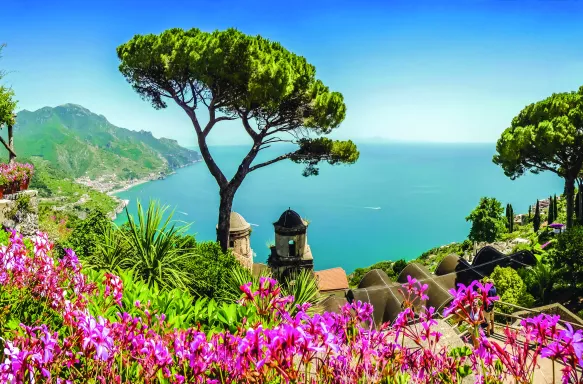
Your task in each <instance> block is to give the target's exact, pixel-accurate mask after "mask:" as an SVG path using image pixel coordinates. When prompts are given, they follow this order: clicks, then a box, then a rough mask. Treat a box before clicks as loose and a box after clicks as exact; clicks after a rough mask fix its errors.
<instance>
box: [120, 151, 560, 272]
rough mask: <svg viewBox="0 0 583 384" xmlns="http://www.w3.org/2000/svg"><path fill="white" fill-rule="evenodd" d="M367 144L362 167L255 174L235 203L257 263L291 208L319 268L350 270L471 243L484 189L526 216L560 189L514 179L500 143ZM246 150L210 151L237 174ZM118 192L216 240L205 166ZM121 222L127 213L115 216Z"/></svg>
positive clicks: (212, 192) (547, 179) (536, 179)
mask: <svg viewBox="0 0 583 384" xmlns="http://www.w3.org/2000/svg"><path fill="white" fill-rule="evenodd" d="M284 150H285V148H283V149H282V148H280V151H284ZM359 150H360V152H361V156H360V160H359V161H358V163H357V164H355V165H352V166H323V167H322V168H321V172H320V175H319V176H317V177H309V178H304V177H303V176H302V175H301V171H302V166H301V165H297V164H293V163H291V162H289V161H287V162H282V163H277V164H274V165H271V166H269V167H265V168H263V169H260V170H258V171H256V172H253V173H252V174H250V175H249V176H248V177H247V179H246V180H245V181H244V182H243V185H242V186H241V188H240V189H239V192H238V193H237V195H236V197H235V202H234V207H233V208H234V210H235V211H237V212H239V213H240V214H241V215H243V217H245V219H246V220H247V221H248V222H249V223H251V225H252V228H253V233H252V235H251V243H252V247H253V250H254V251H255V253H256V258H255V260H256V261H257V262H265V261H266V259H267V255H268V249H267V245H266V244H267V243H269V242H271V241H272V240H273V239H274V233H273V225H272V223H273V222H274V221H276V220H277V219H278V218H279V216H280V214H281V213H282V212H283V211H284V210H286V209H287V208H288V207H291V208H292V209H294V210H296V211H297V212H298V213H299V214H300V215H301V216H302V217H304V218H306V219H308V220H309V221H310V225H309V227H308V243H309V244H310V246H311V247H312V253H313V255H314V262H315V268H316V269H326V268H332V267H336V266H341V267H343V268H344V269H345V270H346V272H347V273H350V272H351V271H353V270H354V269H355V268H358V267H366V266H369V265H371V264H373V263H376V262H378V261H382V260H397V259H400V258H404V259H413V258H416V257H417V256H419V255H420V254H421V253H422V252H424V251H426V250H428V249H430V248H432V247H435V246H439V245H443V244H446V243H450V242H452V241H462V240H464V239H465V238H466V236H467V233H468V231H469V224H468V223H466V221H465V217H466V216H467V215H468V214H469V212H470V211H471V210H472V209H473V208H474V207H475V206H476V205H477V203H478V201H479V199H480V197H481V196H492V197H496V198H497V199H499V200H500V201H502V203H503V204H504V205H505V204H506V203H511V204H512V205H513V207H514V211H515V212H517V213H518V212H526V210H527V208H528V206H529V204H534V202H535V201H536V199H537V198H545V197H546V196H549V195H550V194H553V193H560V192H561V191H562V181H561V179H559V178H558V177H557V176H555V175H554V174H540V175H531V174H529V175H526V176H524V177H522V178H520V179H518V180H515V181H512V180H510V179H508V178H507V177H506V176H504V173H503V172H502V170H501V169H500V168H499V167H497V166H496V165H494V164H493V163H492V161H491V159H492V155H493V154H494V152H495V149H494V144H387V145H384V144H383V145H380V144H379V145H376V144H361V145H359ZM246 151H247V147H243V146H241V147H239V146H221V147H214V148H211V152H212V154H213V156H214V157H215V159H217V161H218V163H219V165H220V166H221V167H223V169H224V170H225V174H226V175H229V176H230V175H232V174H233V173H234V171H235V170H236V168H237V166H238V164H239V161H240V160H241V159H242V157H243V156H244V154H245V152H246ZM277 154H278V152H275V151H273V152H271V153H265V154H263V158H271V156H275V155H277ZM118 196H119V197H120V198H122V199H129V200H130V206H129V210H130V213H134V212H135V208H136V200H137V199H139V200H140V201H142V202H143V203H147V201H148V200H149V199H155V200H159V201H161V202H162V203H163V204H167V205H170V206H171V207H172V208H174V209H175V210H176V212H175V215H174V218H175V219H176V220H180V221H184V222H188V223H192V226H191V228H190V231H191V232H192V233H196V237H197V239H199V240H214V238H215V226H216V222H217V216H218V205H219V198H218V188H217V186H216V183H215V181H214V179H213V178H212V176H211V175H210V173H209V172H208V170H207V168H206V166H205V164H204V163H197V164H194V165H192V166H189V167H186V168H183V169H180V170H178V171H177V172H176V174H174V175H171V176H169V177H167V178H166V179H164V180H159V181H154V182H150V183H146V184H142V185H139V186H137V187H134V188H133V189H130V190H128V191H125V192H122V193H119V194H118ZM123 221H125V214H121V215H120V217H119V218H118V219H117V222H118V223H120V222H123Z"/></svg>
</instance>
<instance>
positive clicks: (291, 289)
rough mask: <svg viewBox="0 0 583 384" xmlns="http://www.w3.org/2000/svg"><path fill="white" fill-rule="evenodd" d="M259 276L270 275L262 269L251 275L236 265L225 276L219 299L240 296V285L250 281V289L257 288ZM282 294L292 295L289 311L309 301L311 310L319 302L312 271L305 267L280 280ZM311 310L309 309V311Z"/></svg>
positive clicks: (233, 299) (234, 298) (248, 271)
mask: <svg viewBox="0 0 583 384" xmlns="http://www.w3.org/2000/svg"><path fill="white" fill-rule="evenodd" d="M261 277H271V273H270V271H269V270H267V269H266V270H262V271H261V272H260V273H259V274H258V275H253V274H252V273H251V271H250V270H248V269H246V268H244V267H242V266H237V267H236V268H235V269H233V272H232V273H231V274H229V275H228V276H225V277H224V279H225V282H226V284H225V286H226V287H227V289H226V290H225V291H224V292H222V294H221V299H222V300H223V301H226V302H229V301H230V302H234V301H236V300H238V299H240V298H241V296H242V292H241V289H240V287H241V285H243V284H246V283H248V282H251V286H252V289H251V290H252V291H253V290H257V289H258V288H259V279H260V278H261ZM280 284H281V290H282V295H284V296H293V297H294V301H293V303H291V304H290V306H289V311H290V313H294V312H295V311H296V304H303V303H310V304H312V307H314V308H312V310H315V309H316V308H315V307H317V305H318V304H319V303H320V302H321V296H320V292H319V291H318V283H317V281H316V278H315V276H314V273H313V272H312V271H310V270H307V269H302V270H300V271H299V272H295V273H292V274H291V275H290V276H289V277H288V278H287V279H286V280H285V281H283V282H280ZM310 312H311V311H310Z"/></svg>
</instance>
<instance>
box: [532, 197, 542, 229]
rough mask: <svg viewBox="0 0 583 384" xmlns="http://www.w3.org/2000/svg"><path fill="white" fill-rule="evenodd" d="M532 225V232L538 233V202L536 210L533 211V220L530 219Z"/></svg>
mask: <svg viewBox="0 0 583 384" xmlns="http://www.w3.org/2000/svg"><path fill="white" fill-rule="evenodd" d="M532 225H533V227H534V231H535V232H538V230H539V229H540V206H539V202H538V200H537V201H536V209H535V211H534V218H533V219H532Z"/></svg>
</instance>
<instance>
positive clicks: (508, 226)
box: [506, 204, 510, 231]
mask: <svg viewBox="0 0 583 384" xmlns="http://www.w3.org/2000/svg"><path fill="white" fill-rule="evenodd" d="M509 217H510V204H506V228H507V229H508V231H510V219H509Z"/></svg>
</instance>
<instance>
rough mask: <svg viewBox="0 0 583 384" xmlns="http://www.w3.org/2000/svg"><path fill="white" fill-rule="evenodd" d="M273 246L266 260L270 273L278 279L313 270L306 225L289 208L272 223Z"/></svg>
mask: <svg viewBox="0 0 583 384" xmlns="http://www.w3.org/2000/svg"><path fill="white" fill-rule="evenodd" d="M273 226H274V228H275V245H274V246H272V247H271V254H270V256H269V258H268V260H267V264H268V266H269V267H270V268H271V271H272V273H273V274H274V276H275V277H276V278H278V279H285V278H286V277H287V276H289V275H290V274H291V273H293V272H299V271H300V270H301V269H309V270H313V269H314V258H313V257H312V251H311V250H310V246H309V245H308V240H307V229H308V223H307V222H306V221H305V220H303V219H302V218H301V216H300V215H298V213H297V212H295V211H292V210H291V208H290V209H288V210H287V211H285V212H284V213H282V214H281V216H280V218H279V220H278V221H276V222H275V223H273Z"/></svg>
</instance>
